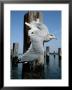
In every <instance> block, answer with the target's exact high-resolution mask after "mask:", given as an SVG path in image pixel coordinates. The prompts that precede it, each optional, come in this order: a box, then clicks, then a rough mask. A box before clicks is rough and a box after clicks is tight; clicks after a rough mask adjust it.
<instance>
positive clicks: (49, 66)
mask: <svg viewBox="0 0 72 90" xmlns="http://www.w3.org/2000/svg"><path fill="white" fill-rule="evenodd" d="M28 74H29V77H28V78H30V79H34V78H33V77H32V74H34V73H33V72H32V71H30V72H29V73H27V74H26V75H28ZM43 75H44V79H61V60H59V57H58V55H55V56H54V55H50V56H49V57H48V56H47V57H46V60H45V64H44V72H43ZM40 78H41V79H42V77H41V76H40ZM11 79H22V63H19V64H18V65H13V66H12V67H11Z"/></svg>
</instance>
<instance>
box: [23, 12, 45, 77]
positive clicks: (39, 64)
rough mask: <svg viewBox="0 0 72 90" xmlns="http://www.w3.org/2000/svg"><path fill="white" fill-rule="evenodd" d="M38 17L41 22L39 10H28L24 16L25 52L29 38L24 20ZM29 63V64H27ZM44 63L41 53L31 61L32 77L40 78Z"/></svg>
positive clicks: (28, 20) (28, 44) (27, 20)
mask: <svg viewBox="0 0 72 90" xmlns="http://www.w3.org/2000/svg"><path fill="white" fill-rule="evenodd" d="M37 18H39V20H40V22H42V15H41V12H38V11H29V12H28V13H27V14H25V16H24V34H23V35H24V44H23V53H24V52H26V51H27V50H28V48H29V46H30V43H31V42H30V38H29V36H28V30H29V29H30V28H29V27H28V26H26V25H25V22H28V23H29V22H31V21H33V20H37ZM29 65H30V64H29ZM43 65H44V55H41V56H40V57H39V58H38V60H36V61H34V62H33V71H34V73H33V78H41V75H42V68H43Z"/></svg>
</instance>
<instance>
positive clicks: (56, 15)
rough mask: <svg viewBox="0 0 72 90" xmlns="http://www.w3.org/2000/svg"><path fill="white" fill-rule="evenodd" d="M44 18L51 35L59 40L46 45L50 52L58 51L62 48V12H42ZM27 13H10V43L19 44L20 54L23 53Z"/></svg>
mask: <svg viewBox="0 0 72 90" xmlns="http://www.w3.org/2000/svg"><path fill="white" fill-rule="evenodd" d="M40 12H41V13H42V17H43V23H44V24H45V25H46V26H47V27H48V31H49V33H52V34H55V36H56V38H57V40H51V41H49V42H47V43H45V47H46V46H49V47H50V51H51V52H53V51H56V52H57V51H58V48H61V11H40ZM26 13H27V11H11V13H10V19H11V20H10V21H11V22H10V23H11V24H10V43H11V46H12V44H13V43H14V42H16V43H19V50H18V52H19V53H23V32H24V23H23V22H24V15H25V14H26Z"/></svg>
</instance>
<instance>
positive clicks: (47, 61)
mask: <svg viewBox="0 0 72 90" xmlns="http://www.w3.org/2000/svg"><path fill="white" fill-rule="evenodd" d="M49 51H50V48H49V47H46V63H47V64H48V63H49V55H50V52H49Z"/></svg>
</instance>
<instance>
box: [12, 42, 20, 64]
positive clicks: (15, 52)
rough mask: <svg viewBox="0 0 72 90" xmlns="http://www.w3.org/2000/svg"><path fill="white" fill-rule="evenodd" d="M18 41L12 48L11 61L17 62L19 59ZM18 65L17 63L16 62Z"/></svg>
mask: <svg viewBox="0 0 72 90" xmlns="http://www.w3.org/2000/svg"><path fill="white" fill-rule="evenodd" d="M18 47H19V44H18V43H13V48H12V49H11V63H12V65H13V64H16V61H17V60H18ZM16 65H17V64H16Z"/></svg>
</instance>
